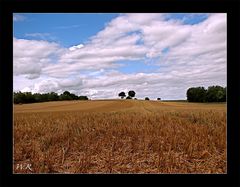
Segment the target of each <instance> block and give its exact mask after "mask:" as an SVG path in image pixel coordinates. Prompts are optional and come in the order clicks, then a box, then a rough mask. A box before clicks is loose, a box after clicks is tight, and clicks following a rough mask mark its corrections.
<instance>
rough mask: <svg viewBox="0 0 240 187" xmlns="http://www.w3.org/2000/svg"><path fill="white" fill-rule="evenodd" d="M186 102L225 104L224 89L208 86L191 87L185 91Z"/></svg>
mask: <svg viewBox="0 0 240 187" xmlns="http://www.w3.org/2000/svg"><path fill="white" fill-rule="evenodd" d="M187 100H188V101H189V102H226V87H225V88H223V87H221V86H209V87H208V89H205V88H204V87H192V88H189V89H188V90H187Z"/></svg>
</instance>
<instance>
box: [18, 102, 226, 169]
mask: <svg viewBox="0 0 240 187" xmlns="http://www.w3.org/2000/svg"><path fill="white" fill-rule="evenodd" d="M13 125H14V145H13V151H14V155H13V157H14V168H13V170H14V173H226V172H227V163H226V161H227V158H226V157H227V153H226V152H227V147H226V104H201V103H199V104H197V103H187V102H186V103H185V102H162V101H141V100H105V101H103V100H102V101H62V102H47V103H35V104H25V105H14V124H13Z"/></svg>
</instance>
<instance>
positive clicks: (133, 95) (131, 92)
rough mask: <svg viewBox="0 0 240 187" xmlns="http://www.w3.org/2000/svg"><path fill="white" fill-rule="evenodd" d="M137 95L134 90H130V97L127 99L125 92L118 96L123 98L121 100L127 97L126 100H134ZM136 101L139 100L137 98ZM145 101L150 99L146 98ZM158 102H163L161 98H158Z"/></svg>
mask: <svg viewBox="0 0 240 187" xmlns="http://www.w3.org/2000/svg"><path fill="white" fill-rule="evenodd" d="M135 95H136V92H135V91H133V90H130V91H129V92H128V96H127V97H126V94H125V92H120V93H119V94H118V96H119V97H121V99H124V97H126V99H132V98H133V97H135ZM135 99H137V98H135ZM145 100H150V99H149V98H148V97H145ZM157 100H159V101H160V100H161V98H157Z"/></svg>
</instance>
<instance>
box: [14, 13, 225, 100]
mask: <svg viewBox="0 0 240 187" xmlns="http://www.w3.org/2000/svg"><path fill="white" fill-rule="evenodd" d="M13 20H14V21H13V24H14V31H13V32H14V33H13V35H14V41H13V42H14V90H15V91H20V90H21V91H32V92H48V91H56V92H58V93H61V91H64V90H65V89H70V91H72V92H74V93H76V94H80V93H81V94H83V93H84V94H86V95H88V96H90V97H92V98H112V97H115V96H116V95H117V92H119V91H122V90H123V91H124V90H126V91H127V89H131V88H132V89H134V88H135V89H137V91H138V89H139V90H141V89H142V90H149V89H150V88H151V89H154V90H155V92H159V93H161V95H162V98H163V99H164V98H165V99H185V97H186V95H185V93H186V89H187V87H189V86H205V87H207V86H210V85H211V84H212V85H215V84H219V85H223V86H224V85H225V84H226V77H225V74H226V58H225V57H226V56H224V55H225V53H226V50H225V47H226V45H225V44H226V43H225V41H226V15H225V14H206V13H202V14H189V13H169V14H147V13H146V14H117V13H114V14H112V13H110V14H109V13H108V14H106V13H98V14H45V13H42V14H30V13H26V14H14V15H13ZM214 28H217V29H220V31H219V30H218V31H216V30H214ZM208 40H209V43H208ZM210 40H212V42H211V41H210ZM206 46H207V47H206ZM203 51H204V53H203ZM213 53H214V54H213ZM202 54H205V55H202ZM206 54H209V55H206ZM196 55H200V58H199V59H195V60H194V61H193V59H194V57H195V56H196ZM217 66H218V67H219V71H218V72H215V71H214V72H212V74H206V70H208V69H209V68H210V67H217ZM86 72H87V73H86ZM191 73H192V74H193V75H194V76H192V77H191V76H190V75H191ZM94 76H95V77H94ZM136 77H138V78H136ZM176 77H180V78H179V79H177V80H176ZM127 79H128V80H129V81H126V80H127ZM180 80H181V81H180ZM194 80H195V81H194ZM146 82H148V84H146ZM179 82H180V83H181V84H179ZM63 83H64V84H63ZM151 83H152V84H151ZM176 83H178V85H177V84H176ZM114 84H115V85H118V88H114ZM166 85H167V86H166ZM155 87H156V88H155ZM157 87H159V88H158V89H157ZM173 90H175V91H174V93H173V92H172V91H173ZM100 93H101V94H102V95H101V94H100ZM145 96H149V97H150V98H151V97H152V98H154V97H159V94H158V95H155V94H154V93H151V92H149V91H146V92H144V93H141V94H139V97H140V98H141V97H143V98H144V97H145Z"/></svg>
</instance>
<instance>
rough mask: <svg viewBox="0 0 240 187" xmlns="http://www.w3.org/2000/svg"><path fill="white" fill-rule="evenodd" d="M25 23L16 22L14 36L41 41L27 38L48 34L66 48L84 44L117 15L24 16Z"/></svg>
mask: <svg viewBox="0 0 240 187" xmlns="http://www.w3.org/2000/svg"><path fill="white" fill-rule="evenodd" d="M22 15H23V16H25V17H26V19H25V21H21V22H14V36H15V37H17V38H25V39H33V38H34V39H41V38H39V37H31V36H26V34H30V33H48V34H49V36H47V37H46V39H47V40H50V41H57V42H59V43H60V44H61V45H63V46H64V47H69V46H72V45H76V44H78V43H83V42H86V41H87V40H88V38H89V37H91V36H92V35H94V34H96V32H98V31H99V30H101V29H103V28H104V23H107V22H109V21H110V20H111V19H113V18H115V17H116V16H117V14H53V13H52V14H45V13H44V14H22ZM51 36H52V38H51Z"/></svg>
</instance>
